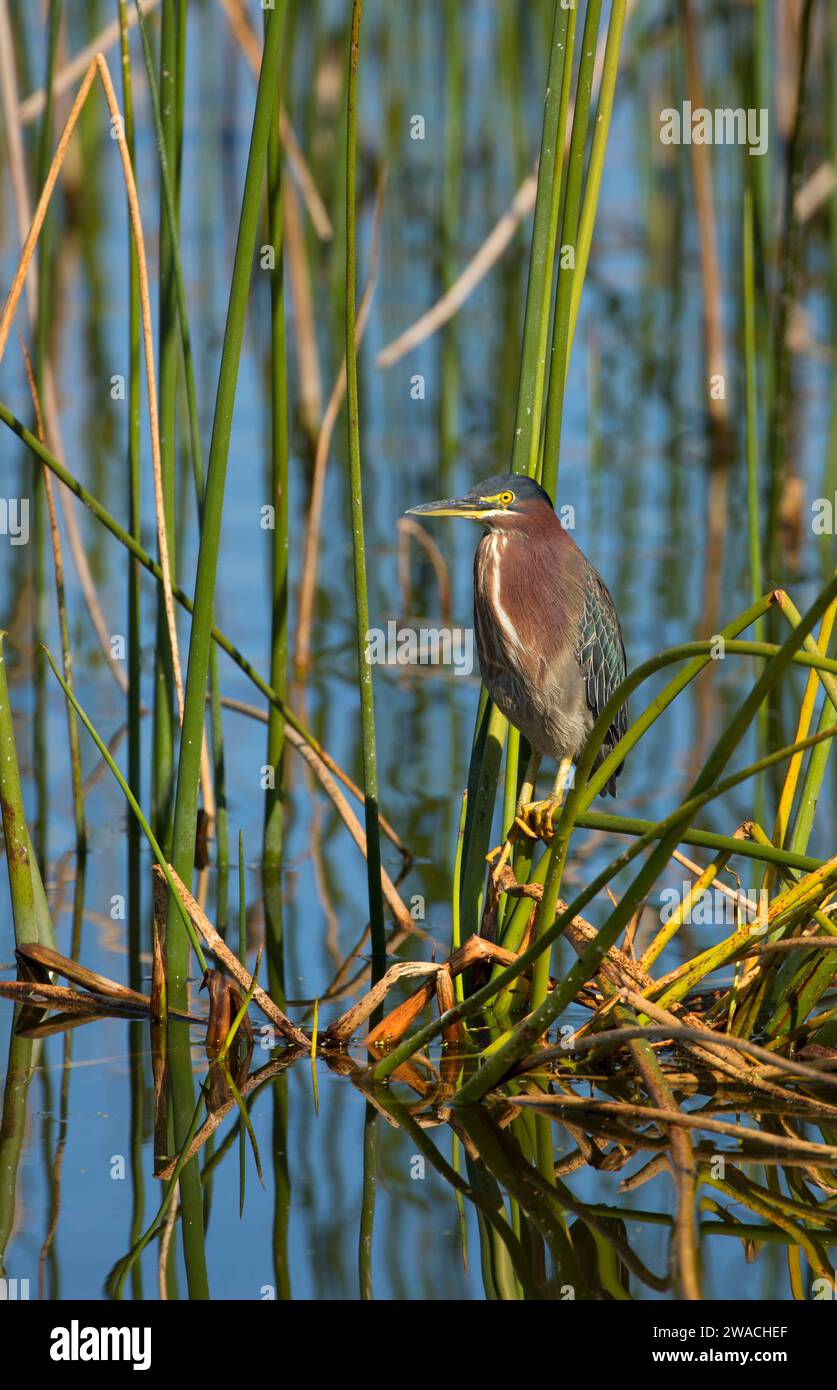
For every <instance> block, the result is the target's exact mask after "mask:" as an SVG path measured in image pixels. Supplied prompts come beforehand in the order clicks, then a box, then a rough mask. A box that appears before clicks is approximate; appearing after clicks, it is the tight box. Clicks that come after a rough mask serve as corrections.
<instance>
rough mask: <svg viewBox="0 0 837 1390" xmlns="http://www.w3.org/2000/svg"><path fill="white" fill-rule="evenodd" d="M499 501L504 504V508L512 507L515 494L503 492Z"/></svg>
mask: <svg viewBox="0 0 837 1390" xmlns="http://www.w3.org/2000/svg"><path fill="white" fill-rule="evenodd" d="M498 500H499V501H500V502H502V504H503V506H504V507H510V506H511V504H512V502H513V501H514V493H513V492H501V493H500V497H499V499H498Z"/></svg>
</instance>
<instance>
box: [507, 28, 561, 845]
mask: <svg viewBox="0 0 837 1390" xmlns="http://www.w3.org/2000/svg"><path fill="white" fill-rule="evenodd" d="M570 24H572V31H573V32H574V30H575V10H574V9H573V10H572V11H569V10H567V9H565V8H564V7H563V6H562V5H561V0H555V7H554V10H553V17H552V42H551V46H550V56H549V69H548V72H547V79H546V96H545V98H544V113H543V128H542V131H541V149H540V156H539V159H538V188H537V194H536V197H535V217H534V224H533V227H532V247H531V251H530V253H529V279H528V283H527V287H526V310H525V315H524V320H523V347H522V351H521V355H520V379H519V383H518V390H517V414H516V418H515V427H514V438H513V443H512V460H511V470H512V472H513V473H528V475H529V477H531V478H534V477H536V476H537V473H538V454H539V449H540V437H541V413H542V410H543V400H544V392H545V384H546V354H547V344H548V341H549V306H550V302H551V299H552V273H553V266H554V262H555V237H556V233H557V230H558V211H559V207H560V201H561V169H562V163H563V154H564V131H565V128H566V117H567V104H568V100H569V73H570V71H571V69H572V38H570V39H569V42H568V29H569V27H570ZM519 754H520V733H519V730H518V729H516V728H515V727H514V726H513V725H510V726H509V729H508V735H507V739H506V771H505V791H504V798H503V825H504V827H505V826H507V825H511V823H512V820H513V818H514V809H515V806H516V804H517V783H518V764H519Z"/></svg>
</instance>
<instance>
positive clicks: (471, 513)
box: [406, 497, 497, 521]
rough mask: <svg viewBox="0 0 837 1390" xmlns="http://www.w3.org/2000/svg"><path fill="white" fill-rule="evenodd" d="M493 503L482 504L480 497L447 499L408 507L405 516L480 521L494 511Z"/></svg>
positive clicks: (494, 505)
mask: <svg viewBox="0 0 837 1390" xmlns="http://www.w3.org/2000/svg"><path fill="white" fill-rule="evenodd" d="M496 506H497V504H496V503H495V502H483V500H482V498H481V497H448V498H445V499H444V500H443V501H441V502H422V503H421V505H420V506H418V507H410V508H409V509H408V511H407V513H406V515H407V516H464V517H467V518H468V519H469V520H471V521H481V520H482V518H483V516H484V515H485V513H486V512H493V511H495V510H496Z"/></svg>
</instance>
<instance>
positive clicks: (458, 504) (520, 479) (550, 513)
mask: <svg viewBox="0 0 837 1390" xmlns="http://www.w3.org/2000/svg"><path fill="white" fill-rule="evenodd" d="M407 515H408V516H462V517H466V518H468V520H470V521H480V522H482V524H483V526H485V527H487V528H488V530H490V531H524V532H526V531H530V530H531V529H532V528H536V527H539V526H552V525H554V524H555V523H556V522H557V520H558V519H557V517H556V515H555V511H554V508H553V506H552V501H551V499H550V497H549V494H548V493H547V492H544V490H543V488H542V487H541V486H540V484H539V483H536V482H535V481H534V479H533V478H528V477H527V476H526V475H525V474H524V473H498V474H496V475H495V476H494V477H493V478H485V479H484V480H483V482H481V483H476V484H475V485H474V486H473V487H472V488H471V491H470V492H468V493H466V495H465V496H464V497H448V498H446V499H445V500H444V501H441V502H422V503H421V504H420V506H418V507H410V509H409V512H408V513H407Z"/></svg>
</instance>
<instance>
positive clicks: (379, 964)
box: [346, 0, 386, 984]
mask: <svg viewBox="0 0 837 1390" xmlns="http://www.w3.org/2000/svg"><path fill="white" fill-rule="evenodd" d="M362 8H363V4H362V0H354V3H353V5H352V27H351V34H350V39H349V76H348V83H347V87H346V404H347V410H348V430H349V487H350V490H351V515H352V558H353V563H354V585H355V615H356V624H357V660H358V683H359V688H360V717H361V745H362V750H363V792H364V799H363V809H364V822H365V827H366V877H367V884H368V891H369V917H370V926H371V934H372V983H373V984H375V983H376V981H377V980H379V979H380V978H381V976H382V975H383V973H384V971H385V970H386V934H385V931H384V899H383V893H382V891H381V831H380V825H379V823H378V769H377V758H376V752H375V707H374V699H373V690H372V667H371V664H370V662H369V661H368V659H367V655H366V634H367V632H368V631H369V592H368V588H367V581H366V549H365V546H364V539H363V492H362V484H361V466H360V423H359V417H358V387H357V343H356V341H355V315H356V308H357V288H356V273H355V260H356V250H355V230H356V229H355V221H356V206H355V203H356V188H355V164H356V161H357V67H358V50H359V47H360V19H361V11H362Z"/></svg>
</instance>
